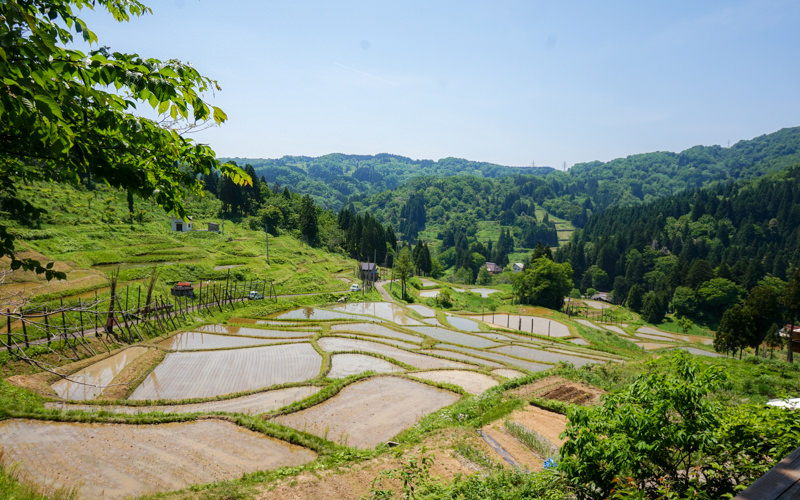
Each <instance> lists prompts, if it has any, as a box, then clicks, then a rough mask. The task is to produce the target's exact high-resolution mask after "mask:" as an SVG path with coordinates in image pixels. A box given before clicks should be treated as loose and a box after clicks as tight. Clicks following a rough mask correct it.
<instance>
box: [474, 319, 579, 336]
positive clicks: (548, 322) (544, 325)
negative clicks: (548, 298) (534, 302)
mask: <svg viewBox="0 0 800 500" xmlns="http://www.w3.org/2000/svg"><path fill="white" fill-rule="evenodd" d="M480 317H481V316H479V318H480ZM483 318H484V321H486V322H487V323H489V324H490V325H492V326H497V327H502V328H510V329H513V330H520V331H523V332H530V333H535V334H537V335H544V336H546V337H569V336H570V335H571V334H570V332H569V328H568V327H567V325H565V324H564V323H559V322H558V321H554V320H552V319H550V318H540V317H537V316H525V315H519V314H487V315H486V316H485V317H483Z"/></svg>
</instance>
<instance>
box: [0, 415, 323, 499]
mask: <svg viewBox="0 0 800 500" xmlns="http://www.w3.org/2000/svg"><path fill="white" fill-rule="evenodd" d="M0 444H1V445H2V447H3V450H4V456H3V460H4V461H5V464H6V465H9V464H11V463H19V464H21V467H22V469H23V470H24V472H25V474H26V475H27V476H29V477H30V478H31V479H32V480H33V481H35V482H37V483H39V484H53V485H54V486H56V487H60V486H77V485H79V486H80V497H82V498H110V499H113V498H125V497H129V496H139V495H144V494H148V493H156V492H159V491H164V490H171V489H177V488H183V487H186V486H189V485H190V484H197V483H208V482H212V481H224V480H229V479H235V478H239V477H241V476H242V474H245V473H248V472H255V471H257V470H265V469H276V468H279V467H282V466H297V465H301V464H304V463H307V462H310V461H311V460H314V458H316V454H315V453H314V452H312V451H311V450H308V449H306V448H302V447H300V446H296V445H292V444H289V443H286V442H284V441H280V440H277V439H273V438H269V437H266V436H264V435H261V434H258V433H256V432H253V431H250V430H247V429H244V428H242V427H238V426H236V425H234V424H232V423H229V422H224V421H221V420H213V419H212V420H199V421H195V422H185V423H170V424H159V425H126V424H74V423H61V422H44V421H39V420H20V419H13V420H7V421H5V422H0Z"/></svg>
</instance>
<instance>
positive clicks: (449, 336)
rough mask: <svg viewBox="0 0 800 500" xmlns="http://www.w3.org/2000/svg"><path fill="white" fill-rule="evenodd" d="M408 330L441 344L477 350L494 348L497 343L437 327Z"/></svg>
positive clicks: (420, 327) (414, 327)
mask: <svg viewBox="0 0 800 500" xmlns="http://www.w3.org/2000/svg"><path fill="white" fill-rule="evenodd" d="M408 329H409V330H414V331H415V332H419V333H422V334H423V335H427V336H428V337H432V338H434V339H436V340H441V341H442V342H449V343H451V344H458V345H464V346H467V347H477V348H479V349H482V348H486V347H493V346H496V345H497V343H495V342H492V341H491V340H488V339H484V338H482V337H478V336H477V335H470V334H468V333H461V332H454V331H453V330H446V329H444V328H439V327H438V326H409V327H408Z"/></svg>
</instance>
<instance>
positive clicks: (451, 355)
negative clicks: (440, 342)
mask: <svg viewBox="0 0 800 500" xmlns="http://www.w3.org/2000/svg"><path fill="white" fill-rule="evenodd" d="M423 352H429V353H431V354H438V355H439V356H445V357H448V358H451V359H458V360H461V361H466V362H467V363H473V364H476V365H482V366H488V367H494V368H501V367H502V366H503V365H501V364H500V363H496V362H494V361H488V360H485V359H480V358H477V357H475V356H470V355H469V354H464V353H461V352H453V351H446V350H444V349H426V350H425V351H423Z"/></svg>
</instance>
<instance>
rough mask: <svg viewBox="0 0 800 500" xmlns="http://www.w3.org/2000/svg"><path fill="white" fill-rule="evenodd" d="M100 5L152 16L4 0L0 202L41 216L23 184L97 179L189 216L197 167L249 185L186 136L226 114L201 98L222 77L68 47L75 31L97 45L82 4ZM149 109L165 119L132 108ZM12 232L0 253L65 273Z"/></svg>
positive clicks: (1, 238)
mask: <svg viewBox="0 0 800 500" xmlns="http://www.w3.org/2000/svg"><path fill="white" fill-rule="evenodd" d="M96 6H99V7H101V8H103V9H105V10H107V11H108V12H109V13H110V14H111V15H113V16H114V18H115V19H116V20H117V21H128V20H129V19H130V18H131V17H132V16H140V15H143V14H145V13H149V12H150V11H149V9H148V8H147V7H146V6H145V5H143V4H142V3H140V2H138V1H137V0H94V1H90V0H28V1H23V0H6V1H3V2H0V75H2V78H3V84H2V87H0V194H2V198H3V207H2V208H3V210H4V211H6V212H7V213H10V214H11V215H12V216H13V215H14V214H17V213H21V212H27V213H28V214H34V215H36V214H40V213H41V212H42V211H41V210H40V209H39V208H37V207H36V206H34V204H33V203H31V202H30V201H29V200H24V199H22V198H20V197H19V196H18V195H17V186H18V185H19V184H20V183H22V182H30V181H45V182H69V183H78V182H79V181H80V179H81V178H91V179H92V180H93V181H102V182H105V183H107V184H109V185H111V186H115V187H119V188H122V189H125V190H127V191H128V192H131V193H133V194H135V195H139V196H142V197H150V198H153V199H154V200H155V201H156V203H158V204H159V205H160V206H162V207H163V208H164V209H165V210H167V211H170V212H173V213H175V214H176V215H177V216H179V217H184V216H185V215H186V212H185V209H184V207H183V203H182V201H183V200H184V197H185V196H186V194H187V193H189V192H195V193H199V192H200V191H201V188H202V181H201V180H200V179H199V175H200V174H203V175H208V174H210V173H211V172H212V171H214V170H216V169H221V171H222V173H223V174H225V175H227V176H230V177H231V178H232V179H234V180H235V181H237V182H249V179H247V178H246V176H245V174H244V173H243V172H242V171H241V170H240V169H238V168H235V167H233V166H227V165H222V166H220V165H219V163H218V162H217V160H216V155H215V154H214V151H213V150H212V149H211V148H210V147H208V146H206V145H203V144H198V143H196V142H195V141H193V140H192V139H189V138H187V137H185V136H183V135H182V131H186V130H187V129H188V128H191V127H192V126H193V125H195V124H197V123H201V122H211V123H213V124H220V123H222V122H224V121H225V119H226V116H225V113H224V112H223V111H222V110H221V109H219V108H217V107H214V106H209V105H208V104H207V103H206V102H205V100H204V97H203V93H204V92H207V91H213V90H219V86H218V84H217V82H216V81H214V80H211V79H210V78H207V77H205V76H203V75H201V74H200V73H199V72H198V71H197V70H196V69H194V68H193V67H191V66H189V65H187V64H183V63H182V62H180V61H177V60H168V61H161V60H157V59H147V58H143V57H140V56H138V55H136V54H123V53H119V52H112V51H111V50H110V49H108V48H106V47H99V48H97V49H94V50H91V51H89V52H88V53H84V52H82V51H80V50H77V49H75V48H68V46H69V45H70V44H71V43H72V42H73V41H74V37H75V36H78V37H81V38H82V39H83V40H84V41H86V42H89V43H90V44H92V45H96V44H97V42H98V40H97V37H96V35H95V34H94V33H93V32H92V31H91V30H90V29H89V27H88V26H87V25H86V23H85V22H84V21H83V20H82V19H80V18H79V17H78V15H77V14H76V12H77V11H78V10H79V9H82V8H94V7H96ZM141 105H144V106H150V107H152V108H153V110H155V112H156V113H157V114H158V116H159V118H158V119H148V118H143V117H141V116H138V115H137V114H135V110H136V107H137V106H141ZM14 242H15V235H14V234H13V233H12V232H11V231H9V230H8V228H7V227H6V226H3V225H0V256H6V257H9V258H10V259H11V267H12V268H14V269H17V268H23V269H27V270H32V271H36V272H37V273H44V274H45V275H46V277H47V278H48V279H51V278H56V277H59V278H60V277H64V275H63V273H59V272H56V271H54V270H53V269H52V263H51V264H47V265H42V264H41V263H40V262H38V261H36V260H33V259H27V258H24V259H19V258H17V257H16V256H15V253H14V252H15V245H14Z"/></svg>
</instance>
